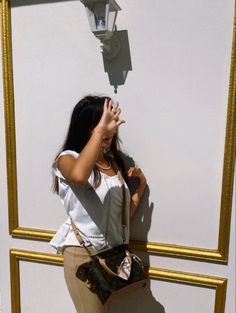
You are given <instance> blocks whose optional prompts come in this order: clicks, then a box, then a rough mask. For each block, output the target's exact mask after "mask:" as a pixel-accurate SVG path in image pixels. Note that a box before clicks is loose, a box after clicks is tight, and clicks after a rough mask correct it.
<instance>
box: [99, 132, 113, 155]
mask: <svg viewBox="0 0 236 313" xmlns="http://www.w3.org/2000/svg"><path fill="white" fill-rule="evenodd" d="M113 137H114V135H113V136H103V138H102V148H103V149H104V150H105V151H107V150H109V148H110V146H111V142H112V139H113Z"/></svg>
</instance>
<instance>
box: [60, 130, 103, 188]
mask: <svg viewBox="0 0 236 313" xmlns="http://www.w3.org/2000/svg"><path fill="white" fill-rule="evenodd" d="M103 136H104V130H103V129H101V128H100V127H96V128H95V129H94V131H93V133H92V135H91V137H90V139H89V141H88V143H87V144H86V146H85V147H84V149H83V150H82V151H81V153H80V155H79V157H78V158H77V159H75V158H74V157H73V156H71V155H63V156H61V157H59V159H58V168H59V170H60V171H61V173H62V175H63V176H64V177H65V178H66V179H67V180H68V181H70V182H72V183H73V184H76V185H83V184H85V183H86V182H87V180H88V178H89V176H90V175H91V172H92V170H93V168H94V165H95V163H96V160H97V157H98V154H99V151H100V148H101V143H102V138H103Z"/></svg>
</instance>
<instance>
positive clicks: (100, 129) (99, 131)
mask: <svg viewBox="0 0 236 313" xmlns="http://www.w3.org/2000/svg"><path fill="white" fill-rule="evenodd" d="M93 132H94V133H96V134H98V135H100V136H104V135H105V129H104V128H103V127H102V126H100V125H97V126H96V127H95V128H94V131H93Z"/></svg>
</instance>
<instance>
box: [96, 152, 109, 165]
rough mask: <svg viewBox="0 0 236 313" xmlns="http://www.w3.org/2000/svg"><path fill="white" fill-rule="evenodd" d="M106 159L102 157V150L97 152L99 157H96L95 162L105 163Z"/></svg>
mask: <svg viewBox="0 0 236 313" xmlns="http://www.w3.org/2000/svg"><path fill="white" fill-rule="evenodd" d="M106 161H107V160H106V158H105V156H104V152H103V150H102V149H101V150H100V152H99V155H98V158H97V162H106Z"/></svg>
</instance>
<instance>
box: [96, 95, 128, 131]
mask: <svg viewBox="0 0 236 313" xmlns="http://www.w3.org/2000/svg"><path fill="white" fill-rule="evenodd" d="M120 113H121V109H120V107H119V104H118V103H115V104H113V102H112V100H110V101H108V100H107V99H106V100H105V101H104V106H103V114H102V117H101V119H100V121H99V123H98V125H97V126H98V127H99V128H102V130H103V131H104V133H105V134H106V135H107V136H113V135H114V134H115V133H116V131H117V128H118V127H119V126H120V125H121V124H123V123H125V121H124V120H120V119H119V116H120Z"/></svg>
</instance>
